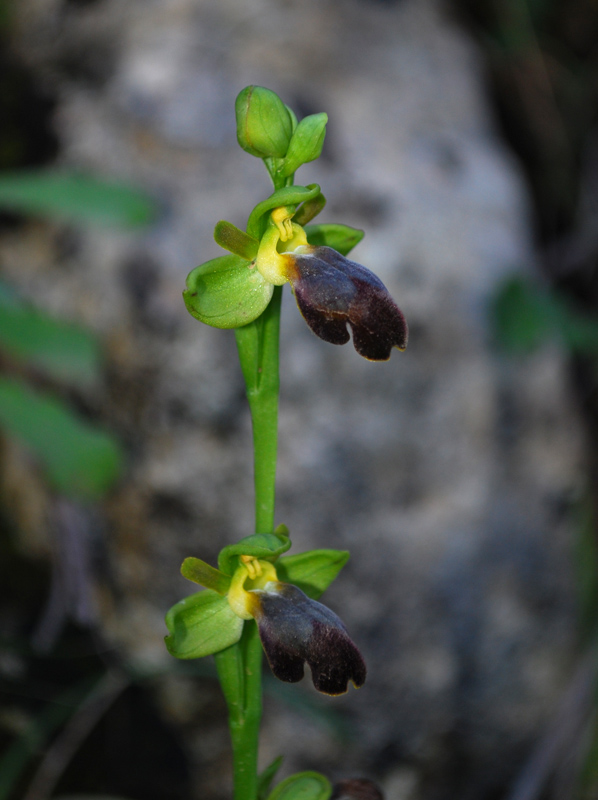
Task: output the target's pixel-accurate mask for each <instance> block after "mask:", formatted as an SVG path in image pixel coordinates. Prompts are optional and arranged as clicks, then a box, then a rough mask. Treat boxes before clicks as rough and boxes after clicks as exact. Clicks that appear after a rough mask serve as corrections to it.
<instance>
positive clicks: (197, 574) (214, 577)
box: [181, 556, 230, 595]
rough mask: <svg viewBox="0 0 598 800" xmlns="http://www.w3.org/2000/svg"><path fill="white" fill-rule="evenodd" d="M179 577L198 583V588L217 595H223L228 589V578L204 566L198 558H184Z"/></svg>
mask: <svg viewBox="0 0 598 800" xmlns="http://www.w3.org/2000/svg"><path fill="white" fill-rule="evenodd" d="M181 575H182V576H183V578H187V580H188V581H193V583H199V585H200V586H205V588H206V589H212V590H213V591H214V592H218V594H222V595H224V594H226V593H227V592H228V590H229V589H230V577H229V576H228V575H225V574H224V572H220V570H218V569H215V568H214V567H211V566H210V565H209V564H206V562H205V561H202V560H201V559H200V558H193V557H192V556H190V557H189V558H186V559H185V560H184V561H183V563H182V565H181Z"/></svg>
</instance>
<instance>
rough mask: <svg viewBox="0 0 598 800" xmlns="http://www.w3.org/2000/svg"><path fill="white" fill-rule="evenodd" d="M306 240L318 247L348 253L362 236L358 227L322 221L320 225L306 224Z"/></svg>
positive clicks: (343, 253) (344, 254)
mask: <svg viewBox="0 0 598 800" xmlns="http://www.w3.org/2000/svg"><path fill="white" fill-rule="evenodd" d="M305 234H306V236H307V241H308V242H309V243H310V244H313V245H316V246H318V247H322V246H325V247H332V248H334V249H335V250H336V251H337V252H339V253H340V254H341V255H343V256H346V255H348V254H349V253H350V252H351V250H352V249H353V248H354V247H355V245H358V244H359V242H360V241H361V240H362V239H363V237H364V235H365V234H364V232H363V231H361V230H359V228H351V227H350V226H349V225H340V224H338V223H335V222H324V223H322V224H321V225H308V226H307V227H306V228H305Z"/></svg>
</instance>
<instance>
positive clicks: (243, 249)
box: [214, 219, 260, 261]
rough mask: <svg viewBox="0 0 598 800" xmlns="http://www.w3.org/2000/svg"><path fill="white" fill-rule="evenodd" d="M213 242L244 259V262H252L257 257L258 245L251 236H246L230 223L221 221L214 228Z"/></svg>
mask: <svg viewBox="0 0 598 800" xmlns="http://www.w3.org/2000/svg"><path fill="white" fill-rule="evenodd" d="M214 240H215V241H216V243H217V244H219V245H220V247H224V249H225V250H228V251H229V253H234V255H236V256H240V257H241V258H244V259H245V260H246V261H253V259H254V258H255V257H256V256H257V251H258V248H259V246H260V243H259V242H258V240H257V239H254V238H253V236H248V235H247V234H246V233H245V231H242V230H240V229H239V228H237V226H236V225H233V223H232V222H227V221H226V220H225V219H221V220H220V222H217V223H216V227H215V228H214Z"/></svg>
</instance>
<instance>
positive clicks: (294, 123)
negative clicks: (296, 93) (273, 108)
mask: <svg viewBox="0 0 598 800" xmlns="http://www.w3.org/2000/svg"><path fill="white" fill-rule="evenodd" d="M285 108H286V110H287V111H288V112H289V116H290V118H291V125H292V126H293V127H292V130H293V133H294V132H295V130H296V128H297V115H296V114H295V112H294V111H293V109H292V108H291V107H290V106H287V104H286V103H285Z"/></svg>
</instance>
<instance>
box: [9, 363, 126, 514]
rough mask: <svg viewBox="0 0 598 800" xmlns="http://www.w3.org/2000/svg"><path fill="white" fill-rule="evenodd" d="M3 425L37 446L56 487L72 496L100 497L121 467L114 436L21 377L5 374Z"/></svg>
mask: <svg viewBox="0 0 598 800" xmlns="http://www.w3.org/2000/svg"><path fill="white" fill-rule="evenodd" d="M0 426H2V427H3V428H4V429H5V430H6V431H7V433H9V434H10V435H12V436H15V437H16V438H17V439H19V440H20V441H22V442H23V443H24V444H25V445H27V446H28V447H29V448H30V449H31V450H32V451H33V453H34V454H35V455H36V456H37V458H38V459H39V461H40V462H41V464H42V465H43V466H44V467H45V469H46V472H47V476H48V478H49V480H50V482H51V483H52V484H53V486H54V487H55V488H56V489H57V490H58V491H60V492H62V493H63V494H65V495H67V496H69V497H76V498H80V499H85V500H98V499H99V498H101V497H102V495H104V493H105V492H106V491H107V490H108V489H109V488H110V487H111V486H112V484H113V483H114V481H115V480H116V479H117V477H118V476H119V473H120V471H121V467H122V455H121V451H120V448H119V446H118V444H117V443H116V441H115V440H114V439H113V438H112V437H111V436H109V435H108V434H106V433H103V432H102V431H100V430H98V429H97V428H94V427H92V426H91V425H89V424H88V423H87V422H84V421H83V420H82V419H80V418H79V417H77V416H76V415H75V414H74V413H73V412H72V411H70V410H69V409H68V408H67V407H66V406H65V405H63V404H62V403H61V402H60V401H59V400H56V399H55V398H52V397H49V396H47V395H41V394H37V393H35V392H33V391H32V390H31V389H29V388H28V387H26V386H25V385H24V384H22V383H20V382H19V381H16V380H12V379H8V378H0Z"/></svg>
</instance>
